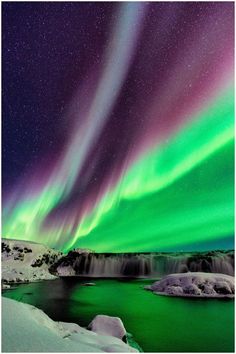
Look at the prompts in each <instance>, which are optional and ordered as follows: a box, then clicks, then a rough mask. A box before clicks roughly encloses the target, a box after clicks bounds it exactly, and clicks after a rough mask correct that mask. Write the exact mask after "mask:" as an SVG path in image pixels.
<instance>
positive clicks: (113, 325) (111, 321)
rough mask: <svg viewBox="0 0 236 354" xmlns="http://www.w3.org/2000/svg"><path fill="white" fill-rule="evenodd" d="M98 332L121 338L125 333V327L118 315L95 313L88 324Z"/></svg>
mask: <svg viewBox="0 0 236 354" xmlns="http://www.w3.org/2000/svg"><path fill="white" fill-rule="evenodd" d="M88 328H89V329H91V330H92V331H94V332H96V333H99V334H107V335H109V336H114V337H117V338H120V339H122V338H123V337H124V336H125V335H126V330H125V327H124V325H123V323H122V321H121V319H120V318H119V317H111V316H105V315H97V316H96V317H95V318H94V319H93V321H92V322H91V323H90V324H89V326H88Z"/></svg>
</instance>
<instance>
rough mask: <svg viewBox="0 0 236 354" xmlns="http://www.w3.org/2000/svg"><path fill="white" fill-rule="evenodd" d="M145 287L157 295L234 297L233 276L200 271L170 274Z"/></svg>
mask: <svg viewBox="0 0 236 354" xmlns="http://www.w3.org/2000/svg"><path fill="white" fill-rule="evenodd" d="M145 289H147V290H151V291H153V292H154V293H155V294H158V295H172V296H186V297H187V296H189V297H190V296H191V297H214V298H216V297H217V298H221V297H230V298H231V297H234V277H232V276H230V275H226V274H215V273H201V272H188V273H179V274H170V275H167V276H165V277H164V278H162V279H161V280H159V281H156V282H155V283H153V284H152V285H150V286H146V287H145Z"/></svg>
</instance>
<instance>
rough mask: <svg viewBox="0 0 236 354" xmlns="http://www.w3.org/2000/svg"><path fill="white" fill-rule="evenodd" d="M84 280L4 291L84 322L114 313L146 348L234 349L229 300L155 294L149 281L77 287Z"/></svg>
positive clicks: (63, 318)
mask: <svg viewBox="0 0 236 354" xmlns="http://www.w3.org/2000/svg"><path fill="white" fill-rule="evenodd" d="M87 281H88V279H84V280H83V279H82V280H81V279H80V280H78V279H76V280H75V279H72V280H70V279H68V280H65V281H63V280H61V279H59V280H56V281H48V282H42V283H32V284H25V285H20V286H19V287H18V288H17V289H15V290H10V291H5V292H4V296H7V297H11V298H15V299H17V300H20V301H24V302H27V303H30V304H32V305H35V306H37V307H39V308H41V309H43V310H44V311H45V312H46V313H47V314H48V315H49V316H50V317H51V318H53V319H54V320H57V321H58V320H61V321H68V322H77V323H78V324H80V325H82V326H87V325H88V324H89V322H90V321H91V320H92V319H93V318H94V316H95V315H97V314H105V315H110V316H118V317H120V318H121V319H122V321H123V322H124V325H125V327H126V329H127V331H128V332H130V333H132V334H133V336H134V339H135V340H136V341H137V342H138V343H139V345H140V346H141V347H142V348H143V350H144V351H145V352H233V351H234V301H232V300H222V299H221V300H217V299H189V298H174V297H165V296H157V295H154V294H153V293H151V292H148V291H145V290H143V286H144V285H146V284H149V283H151V282H152V281H150V280H126V281H124V280H114V279H94V280H92V281H93V282H95V283H96V285H95V286H89V287H88V286H81V283H85V282H87ZM90 281H91V279H90ZM27 293H28V294H27ZM30 293H31V294H30Z"/></svg>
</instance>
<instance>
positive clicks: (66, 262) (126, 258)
mask: <svg viewBox="0 0 236 354" xmlns="http://www.w3.org/2000/svg"><path fill="white" fill-rule="evenodd" d="M51 271H52V272H53V273H55V274H57V275H60V276H64V275H66V276H68V275H71V276H72V275H79V276H87V277H88V276H89V277H98V278H101V277H103V278H104V277H108V278H109V277H113V278H115V277H126V276H128V277H142V278H143V277H147V276H148V277H162V276H163V275H166V274H172V273H183V272H188V271H190V272H209V273H223V274H228V275H234V251H209V252H188V253H184V252H177V253H173V252H172V253H78V252H77V251H70V252H69V253H68V255H66V256H65V257H62V258H61V259H59V261H58V262H56V263H55V264H54V265H53V266H52V267H51Z"/></svg>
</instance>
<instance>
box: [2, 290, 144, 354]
mask: <svg viewBox="0 0 236 354" xmlns="http://www.w3.org/2000/svg"><path fill="white" fill-rule="evenodd" d="M90 328H92V329H93V328H94V330H95V331H96V333H95V331H89V330H87V329H85V328H82V327H80V326H79V325H77V324H75V323H65V322H54V321H53V320H51V319H50V318H49V317H48V316H47V315H46V314H45V313H44V312H43V311H41V310H39V309H37V308H36V307H34V306H31V305H28V304H24V303H21V302H18V301H15V300H12V299H7V298H4V297H3V298H2V352H13V353H14V352H41V353H43V352H67V353H70V352H96V353H100V352H123V353H128V352H138V351H137V350H136V349H134V348H132V347H130V346H129V345H128V344H126V343H124V342H123V341H122V340H121V339H119V338H117V337H119V336H120V335H123V330H124V327H123V323H122V322H121V320H120V319H118V318H115V317H109V316H96V317H95V319H94V320H93V321H92V322H91V324H90Z"/></svg>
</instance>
